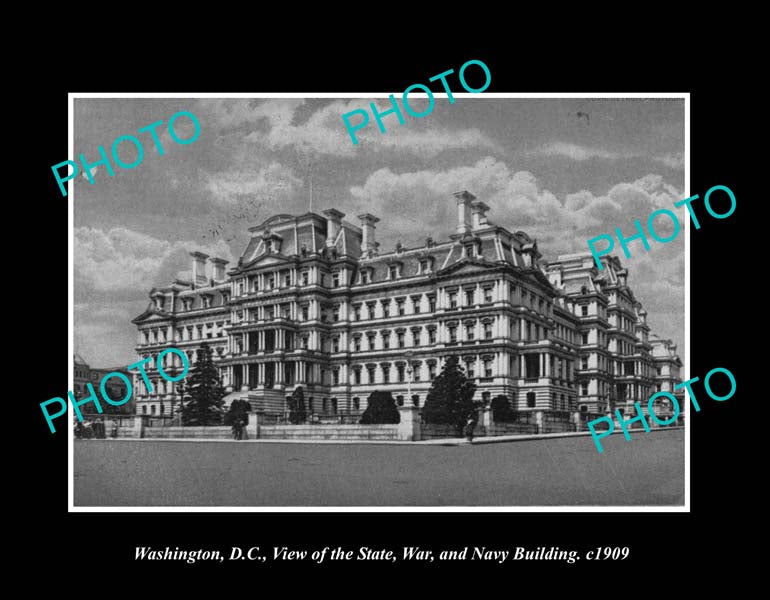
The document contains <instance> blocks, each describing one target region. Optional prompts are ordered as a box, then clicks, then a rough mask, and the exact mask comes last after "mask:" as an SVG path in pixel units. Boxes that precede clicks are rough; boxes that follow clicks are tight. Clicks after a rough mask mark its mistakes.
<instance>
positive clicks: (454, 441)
mask: <svg viewBox="0 0 770 600" xmlns="http://www.w3.org/2000/svg"><path fill="white" fill-rule="evenodd" d="M675 429H684V427H682V426H667V427H659V428H656V429H652V431H651V432H650V433H654V432H656V431H673V430H675ZM622 433H623V432H622V431H613V432H612V434H611V435H618V434H622ZM634 433H646V432H645V431H644V429H640V430H634ZM590 435H591V432H590V431H568V432H562V433H537V434H524V435H497V436H488V437H477V438H473V442H468V440H467V439H466V438H459V437H457V438H436V439H432V440H420V441H417V442H408V441H403V440H324V439H248V440H233V439H229V438H107V439H102V440H99V439H95V440H94V439H92V440H83V441H89V442H92V441H97V442H98V441H102V442H104V441H111V442H137V441H138V442H207V443H211V442H222V443H238V444H243V443H257V444H339V445H359V444H380V445H402V446H470V445H473V446H476V445H480V444H502V443H506V442H526V441H531V440H545V439H551V438H565V437H581V436H583V437H585V436H590Z"/></svg>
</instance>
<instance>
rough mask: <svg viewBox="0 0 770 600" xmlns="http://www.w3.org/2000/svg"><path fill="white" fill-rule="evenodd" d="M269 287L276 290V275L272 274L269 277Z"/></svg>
mask: <svg viewBox="0 0 770 600" xmlns="http://www.w3.org/2000/svg"><path fill="white" fill-rule="evenodd" d="M267 287H268V289H271V290H274V289H275V275H270V276H268V278H267Z"/></svg>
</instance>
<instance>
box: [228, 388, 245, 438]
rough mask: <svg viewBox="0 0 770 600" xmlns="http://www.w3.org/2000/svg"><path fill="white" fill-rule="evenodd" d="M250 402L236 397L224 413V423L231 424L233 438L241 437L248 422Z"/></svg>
mask: <svg viewBox="0 0 770 600" xmlns="http://www.w3.org/2000/svg"><path fill="white" fill-rule="evenodd" d="M250 412H251V404H249V401H248V400H242V399H240V398H239V399H237V400H233V401H232V402H231V403H230V409H229V410H228V411H227V412H226V413H225V416H224V419H223V420H224V424H225V425H231V426H232V428H233V435H234V437H235V439H237V440H240V439H242V438H243V429H244V428H245V427H246V425H248V424H249V413H250Z"/></svg>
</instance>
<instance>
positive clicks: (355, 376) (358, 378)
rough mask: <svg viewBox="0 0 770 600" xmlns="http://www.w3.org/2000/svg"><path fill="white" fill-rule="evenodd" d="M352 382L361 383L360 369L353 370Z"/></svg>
mask: <svg viewBox="0 0 770 600" xmlns="http://www.w3.org/2000/svg"><path fill="white" fill-rule="evenodd" d="M353 383H354V384H356V385H359V384H360V383H361V369H354V370H353ZM356 410H358V408H357V407H356Z"/></svg>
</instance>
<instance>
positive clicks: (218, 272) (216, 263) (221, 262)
mask: <svg viewBox="0 0 770 600" xmlns="http://www.w3.org/2000/svg"><path fill="white" fill-rule="evenodd" d="M209 262H210V263H211V266H212V272H213V274H212V275H211V278H212V279H213V280H214V281H216V282H221V281H224V280H225V279H227V276H226V275H225V265H227V263H228V262H230V261H227V260H225V259H224V258H210V259H209Z"/></svg>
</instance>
